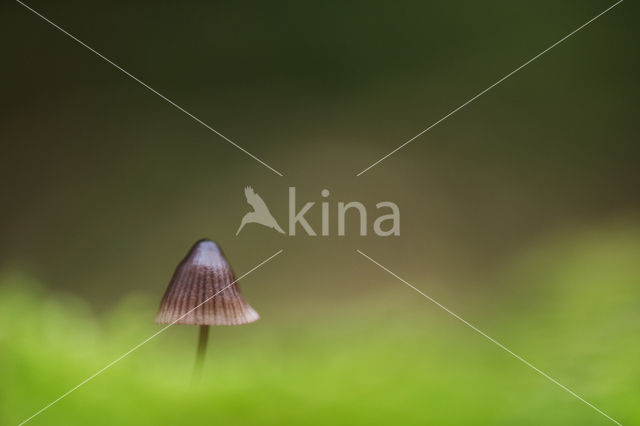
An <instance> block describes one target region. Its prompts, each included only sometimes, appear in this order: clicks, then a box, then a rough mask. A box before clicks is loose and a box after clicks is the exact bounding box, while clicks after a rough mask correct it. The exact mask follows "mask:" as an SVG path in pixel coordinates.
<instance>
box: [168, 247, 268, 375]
mask: <svg viewBox="0 0 640 426" xmlns="http://www.w3.org/2000/svg"><path fill="white" fill-rule="evenodd" d="M259 318H260V316H259V315H258V313H257V312H256V311H254V310H253V308H252V307H251V306H249V304H248V303H247V301H246V300H245V299H244V297H242V293H240V288H239V287H238V283H237V279H236V276H235V274H234V273H233V270H232V269H231V265H229V262H227V259H226V258H225V257H224V254H223V253H222V250H221V249H220V247H219V246H218V244H216V243H215V242H213V241H211V240H207V239H203V240H200V241H197V242H196V243H195V244H194V245H193V247H192V248H191V250H189V253H187V255H186V257H185V258H184V259H183V260H182V262H180V264H179V265H178V267H177V268H176V270H175V272H174V273H173V278H171V282H170V283H169V287H167V290H166V291H165V293H164V296H163V298H162V302H161V303H160V309H159V310H158V315H157V316H156V322H157V323H160V324H171V325H173V324H193V325H199V326H200V336H199V341H198V351H197V355H196V363H195V369H194V379H195V378H198V377H199V376H200V372H201V370H202V364H203V361H204V356H205V353H206V348H207V338H208V335H209V326H210V325H239V324H247V323H250V322H254V321H256V320H258V319H259Z"/></svg>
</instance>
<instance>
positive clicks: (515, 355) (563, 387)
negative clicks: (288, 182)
mask: <svg viewBox="0 0 640 426" xmlns="http://www.w3.org/2000/svg"><path fill="white" fill-rule="evenodd" d="M356 251H357V252H358V253H360V254H361V255H362V256H364V257H365V258H367V259H369V260H370V261H371V262H373V263H375V264H376V265H378V266H379V267H380V268H381V269H383V270H384V271H386V272H388V273H389V274H391V275H392V276H394V277H395V278H397V279H398V280H400V281H402V282H403V283H404V284H406V285H407V286H408V287H410V288H412V289H413V290H415V291H417V292H418V293H420V294H421V295H422V296H424V297H425V298H427V299H428V300H429V301H430V302H432V303H434V304H435V305H437V306H438V307H439V308H442V309H443V310H444V311H446V312H447V313H448V314H450V315H451V316H453V317H454V318H455V319H457V320H458V321H460V322H462V323H463V324H464V325H466V326H468V327H470V328H471V329H473V330H474V331H475V332H477V333H478V334H480V335H481V336H483V337H484V338H486V339H487V340H489V341H490V342H492V343H494V344H496V345H497V346H498V347H499V348H500V349H503V350H504V351H505V352H507V353H509V354H510V355H511V356H513V357H514V358H516V359H517V360H518V361H521V362H522V363H523V364H525V365H526V366H527V367H529V368H531V369H533V370H534V371H536V372H537V373H539V374H540V375H542V376H543V377H545V378H547V379H548V380H549V381H551V382H552V383H554V384H556V385H558V386H559V387H561V388H562V389H564V390H565V391H567V392H568V393H569V394H571V395H573V396H574V397H576V398H578V399H579V400H580V401H582V402H584V403H585V404H587V405H588V406H589V407H591V408H593V409H594V410H596V411H597V412H598V413H600V414H602V415H603V416H605V417H606V418H607V419H609V420H611V421H612V422H613V423H615V424H617V425H621V423H619V422H617V421H616V420H614V419H613V418H611V417H610V416H609V415H607V414H606V413H605V412H604V411H602V410H600V409H599V408H598V407H596V406H595V405H593V404H591V403H590V402H588V401H586V400H585V399H584V398H582V397H581V396H580V395H578V394H577V393H575V392H574V391H572V390H571V389H569V388H568V387H566V386H565V385H563V384H562V383H560V382H558V381H557V380H556V379H554V378H553V377H551V376H549V375H548V374H547V373H545V372H544V371H542V370H540V369H538V368H537V367H536V366H534V365H533V364H531V363H530V362H529V361H527V360H526V359H524V358H522V357H521V356H520V355H518V354H516V353H514V352H513V351H512V350H511V349H509V348H507V347H506V346H504V345H503V344H502V343H500V342H498V341H497V340H495V339H494V338H493V337H491V336H489V335H488V334H486V333H485V332H484V331H482V330H480V329H479V328H477V327H476V326H474V325H473V324H471V323H469V322H468V321H466V320H465V319H463V318H462V317H461V316H459V315H458V314H456V313H455V312H453V311H451V310H450V309H449V308H447V307H446V306H444V305H442V304H440V303H439V302H438V301H437V300H435V299H434V298H432V297H431V296H429V295H428V294H426V293H424V292H422V291H421V290H419V289H418V288H416V287H414V286H413V285H412V284H410V283H409V282H407V281H406V280H404V279H402V278H401V277H399V276H398V275H396V274H395V273H393V272H392V271H390V270H389V269H388V268H386V267H384V266H383V265H381V264H380V263H378V262H376V261H375V260H373V259H372V258H370V257H369V256H367V255H366V254H364V253H363V252H362V251H360V250H356Z"/></svg>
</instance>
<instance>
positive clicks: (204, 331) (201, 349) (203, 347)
mask: <svg viewBox="0 0 640 426" xmlns="http://www.w3.org/2000/svg"><path fill="white" fill-rule="evenodd" d="M208 339H209V326H208V325H201V326H200V337H199V338H198V352H197V354H196V364H195V366H194V368H193V380H192V382H193V384H194V385H195V384H196V383H198V382H199V380H200V377H201V376H202V366H203V364H204V357H205V355H206V353H207V340H208Z"/></svg>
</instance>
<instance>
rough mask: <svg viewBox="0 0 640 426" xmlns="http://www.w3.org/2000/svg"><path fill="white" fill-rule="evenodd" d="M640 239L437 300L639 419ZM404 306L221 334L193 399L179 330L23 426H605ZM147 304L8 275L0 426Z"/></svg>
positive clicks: (581, 247) (595, 235)
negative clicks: (57, 290) (101, 300)
mask: <svg viewBox="0 0 640 426" xmlns="http://www.w3.org/2000/svg"><path fill="white" fill-rule="evenodd" d="M638 237H639V233H638V230H637V229H636V228H633V229H631V228H619V229H613V230H612V229H608V230H602V231H599V232H590V233H588V234H586V235H574V236H572V237H570V238H564V239H562V240H558V241H555V242H549V243H548V244H546V245H543V246H542V247H539V248H538V249H537V250H533V251H532V252H531V253H530V255H529V256H527V257H526V258H525V259H518V260H514V262H513V268H512V269H510V270H509V271H508V272H505V273H504V277H503V278H502V280H503V281H504V283H494V285H497V286H504V289H503V291H502V292H494V294H496V293H498V294H499V293H503V294H504V296H502V297H501V298H499V299H496V297H495V296H494V297H493V298H492V299H486V300H477V303H474V306H460V302H459V301H456V300H449V301H442V302H443V303H444V304H445V305H447V306H448V307H450V308H451V309H452V310H453V311H456V312H458V313H460V314H461V315H462V316H463V317H465V319H467V320H469V321H470V322H471V323H474V324H475V325H476V326H478V327H479V328H480V329H483V330H484V331H485V332H487V333H488V334H489V335H491V336H492V337H494V338H496V339H497V340H499V341H501V342H502V343H503V344H505V345H506V346H507V347H509V348H511V349H512V350H513V351H514V352H516V353H518V354H519V355H521V356H523V357H524V358H526V359H527V360H529V361H531V362H532V363H533V364H534V365H536V366H537V367H539V368H540V369H541V370H543V371H545V372H547V373H548V374H549V375H551V376H552V377H554V378H556V379H557V380H558V381H559V382H561V383H563V384H564V385H566V386H567V387H568V388H570V389H572V390H573V391H575V392H576V393H578V394H579V395H581V396H582V397H584V398H585V399H586V400H587V401H589V402H591V403H593V404H594V405H595V406H597V407H598V408H600V409H602V410H603V411H605V412H606V413H608V414H609V415H611V416H612V417H613V418H615V419H616V420H618V421H620V422H621V423H623V424H634V423H635V424H638V423H640V404H639V403H638V402H639V401H640V362H639V360H640V339H639V337H640V334H639V333H638V332H639V331H640V285H639V283H640V262H638V260H639V259H640V238H638ZM401 275H402V274H401ZM414 284H415V285H417V286H418V287H420V288H422V289H423V290H425V291H426V292H427V293H429V287H428V283H418V282H414ZM534 287H535V291H533V290H532V291H524V290H523V289H527V288H534ZM516 289H519V290H516ZM396 290H398V292H399V293H402V295H403V296H407V294H406V292H405V291H409V290H407V289H405V288H399V289H396ZM407 297H411V300H412V301H413V302H415V303H412V304H410V305H409V306H407V305H406V304H404V305H403V304H401V303H399V302H398V303H396V302H395V301H393V300H385V301H384V302H382V301H380V300H377V301H375V300H374V301H372V300H363V302H362V303H361V304H359V305H358V306H351V307H350V308H349V310H346V309H345V310H338V312H343V314H339V315H336V314H335V313H334V314H332V315H331V316H322V315H315V316H314V315H310V316H307V317H305V316H299V317H296V318H294V319H293V320H292V319H291V318H287V317H286V315H284V316H283V317H282V318H277V319H271V318H263V319H262V320H260V321H259V322H258V323H256V324H253V325H248V326H242V327H235V328H214V329H213V330H212V336H211V341H210V347H209V353H208V356H207V361H206V365H205V373H204V377H203V378H202V383H201V385H200V386H199V387H196V388H193V387H191V385H190V381H191V369H192V367H193V360H194V356H195V345H196V333H197V330H196V329H195V328H193V327H189V326H175V327H172V328H171V329H169V330H167V332H165V333H163V334H161V335H159V336H158V337H157V338H155V339H153V340H152V341H150V342H149V343H147V344H146V345H144V346H142V347H141V348H140V349H139V350H137V351H135V352H133V353H132V354H131V355H129V356H128V357H126V358H124V359H123V360H122V361H120V362H119V363H117V364H115V365H114V366H113V367H112V368H110V369H108V370H107V371H105V372H104V373H103V374H101V375H99V376H97V377H96V378H95V379H94V380H92V381H91V382H89V383H87V384H86V385H85V386H83V387H81V388H79V389H78V390H77V391H75V392H74V393H72V394H70V395H69V396H68V397H66V398H65V399H63V400H61V401H60V402H59V403H57V404H56V405H54V406H52V407H51V408H50V409H48V410H47V411H45V412H43V413H42V414H41V415H39V416H38V417H36V418H34V419H33V420H32V421H31V422H30V423H29V424H33V425H70V424H91V425H121V424H135V425H165V424H166V425H169V424H173V425H175V424H220V425H265V424H273V425H288V424H292V425H293V424H295V425H300V424H311V425H316V424H317V425H327V424H338V425H347V424H348V425H358V424H363V425H364V424H367V425H370V424H385V425H390V424H409V425H411V424H460V425H462V424H464V425H474V424H478V425H480V424H493V425H495V424H498V425H515V424H518V425H541V424H564V425H566V424H575V425H591V424H593V425H597V424H610V423H609V421H608V420H607V419H606V418H605V417H603V416H602V415H601V414H599V413H597V412H596V411H594V410H592V409H591V408H589V407H587V406H586V405H584V404H583V403H582V402H580V401H579V400H577V399H576V398H574V397H573V396H571V395H569V394H568V393H567V392H565V391H563V390H562V389H560V388H558V387H557V386H556V385H554V384H553V383H551V382H549V381H548V380H546V379H545V378H543V377H541V376H540V375H538V374H537V373H536V372H534V371H532V370H531V369H529V368H528V367H526V366H525V365H523V364H522V363H520V362H519V361H517V360H515V359H514V358H512V357H511V356H510V355H508V354H507V353H505V352H504V351H502V350H501V349H500V348H498V347H497V346H495V345H493V344H492V343H490V342H488V341H486V340H485V339H484V338H482V337H481V336H479V335H478V334H476V333H475V332H474V331H472V330H471V329H469V328H467V327H466V326H464V325H463V324H461V323H459V322H457V321H456V320H455V319H453V318H451V317H450V316H449V315H448V314H447V313H445V312H444V311H442V310H440V309H439V308H437V307H436V306H434V305H433V304H431V303H429V302H428V301H427V300H426V299H422V300H418V299H419V298H420V297H419V295H417V294H415V298H414V296H413V295H409V296H407ZM407 300H408V299H407ZM157 302H158V300H155V299H151V298H149V297H140V296H131V297H129V298H127V299H125V300H123V301H122V303H121V304H120V305H119V306H118V307H117V308H116V309H114V310H111V311H109V312H106V313H103V314H100V315H98V314H94V313H92V312H91V311H90V309H89V308H88V305H86V304H85V303H84V302H82V301H79V300H77V299H70V298H66V297H63V296H55V297H54V296H51V295H48V294H47V293H46V292H45V291H44V290H42V289H41V288H40V287H39V286H38V284H37V283H32V282H30V281H29V279H27V278H24V277H20V276H19V275H16V274H5V277H4V278H3V281H2V284H0V323H1V324H2V326H1V327H0V424H2V425H11V424H18V423H19V422H21V421H22V420H24V419H26V418H27V417H29V416H30V415H31V414H33V413H35V412H36V411H37V410H39V409H40V408H42V407H43V406H44V405H46V404H48V403H49V402H51V401H53V400H54V399H55V398H57V397H58V396H60V395H61V394H62V393H64V392H65V391H67V390H69V389H70V388H72V387H73V386H75V385H76V384H78V383H79V382H81V381H82V380H84V379H85V378H87V377H88V376H90V375H91V374H93V373H94V372H96V371H97V370H99V369H100V368H102V367H104V366H105V365H106V364H108V363H109V362H110V361H112V360H113V359H115V358H116V357H118V356H119V355H121V354H122V353H124V352H126V351H127V350H129V349H130V348H131V347H133V346H134V345H136V344H137V343H139V342H141V341H142V340H143V339H145V338H146V337H147V336H149V335H151V334H152V333H154V332H155V331H156V330H159V329H160V326H159V325H155V324H154V323H153V318H154V315H155V309H156V303H157ZM466 303H468V302H466ZM257 305H258V306H259V302H258V303H257Z"/></svg>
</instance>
